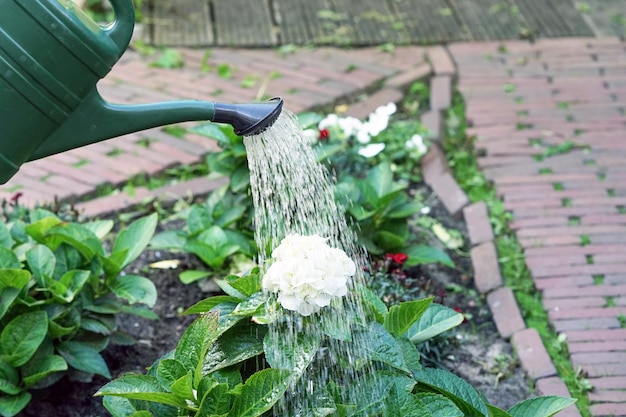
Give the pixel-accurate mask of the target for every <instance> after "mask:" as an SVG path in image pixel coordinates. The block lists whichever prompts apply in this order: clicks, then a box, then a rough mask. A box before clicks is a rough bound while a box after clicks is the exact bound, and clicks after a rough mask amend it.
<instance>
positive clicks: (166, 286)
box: [20, 197, 533, 417]
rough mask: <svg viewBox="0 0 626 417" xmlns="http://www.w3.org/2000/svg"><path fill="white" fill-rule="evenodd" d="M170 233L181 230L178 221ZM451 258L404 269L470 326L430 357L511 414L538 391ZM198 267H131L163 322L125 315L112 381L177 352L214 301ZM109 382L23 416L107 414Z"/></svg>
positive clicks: (67, 386)
mask: <svg viewBox="0 0 626 417" xmlns="http://www.w3.org/2000/svg"><path fill="white" fill-rule="evenodd" d="M431 208H432V210H433V211H432V212H431V215H433V217H435V218H437V219H438V220H439V221H441V222H442V224H444V226H447V227H454V228H456V229H458V230H460V231H462V232H463V233H465V225H464V224H463V222H461V221H459V220H457V219H454V218H452V217H451V216H449V215H448V213H447V212H446V211H445V209H443V208H442V206H441V205H440V204H439V202H438V201H437V200H436V198H435V197H432V204H431ZM165 227H167V228H172V227H180V223H174V224H169V225H165ZM453 258H454V260H455V263H456V264H457V267H456V268H454V269H452V268H448V267H443V266H439V265H428V266H422V267H420V268H417V269H414V270H412V271H407V272H409V273H410V274H418V275H419V276H420V277H419V279H420V282H421V283H422V284H421V285H422V287H423V288H422V290H424V291H427V292H429V293H430V294H433V295H436V299H435V301H436V302H441V303H443V304H445V305H447V306H449V307H452V308H458V309H459V310H460V311H462V312H463V313H464V314H466V316H467V318H468V320H467V322H466V323H464V324H462V325H461V326H459V327H458V328H456V329H455V330H453V332H452V335H451V337H449V338H448V339H447V342H445V343H444V342H442V343H439V344H437V345H435V346H434V348H432V350H431V351H430V352H427V353H426V355H425V357H426V358H427V359H428V360H429V361H432V363H436V364H438V365H440V366H444V367H446V368H447V369H449V370H451V371H452V372H455V373H456V374H458V375H459V376H461V377H463V378H464V379H465V380H467V381H468V382H469V383H470V384H472V385H473V386H474V387H475V388H477V389H478V390H480V391H481V392H483V393H484V394H485V396H486V397H487V398H488V399H489V401H490V402H491V403H493V404H494V405H496V406H499V407H502V408H505V409H506V408H509V407H510V406H511V405H513V404H515V403H516V402H518V401H521V400H523V399H526V398H528V397H530V396H532V394H533V393H532V392H531V391H530V390H529V383H528V381H527V380H526V378H525V375H524V373H523V371H522V369H521V368H520V367H519V366H518V363H517V361H516V359H514V357H515V355H514V353H513V350H512V347H511V345H510V344H509V343H507V342H506V341H504V340H502V339H501V338H500V336H499V334H498V332H497V330H496V328H495V325H494V323H493V320H492V318H491V313H490V312H489V309H488V307H487V306H486V304H485V303H484V300H483V298H482V297H480V296H478V295H476V293H475V291H474V290H473V282H472V279H471V276H472V272H471V266H470V262H469V257H468V256H467V255H453ZM163 259H178V260H180V265H179V268H178V269H177V270H164V269H153V268H149V267H148V265H149V264H151V263H153V262H156V261H159V260H163ZM198 262H199V261H198V260H197V259H196V258H195V257H193V256H189V255H180V254H171V253H167V252H162V251H161V252H158V251H146V252H145V253H144V254H143V255H142V256H141V257H140V258H139V259H138V260H137V261H136V263H135V264H134V265H133V266H132V271H129V272H134V273H138V274H140V275H141V274H142V275H144V276H146V277H148V278H150V279H151V280H152V281H153V282H154V283H155V285H156V286H157V289H158V292H159V299H158V302H157V304H156V306H155V308H154V311H155V312H156V313H157V314H158V315H159V317H161V319H160V320H158V321H151V320H146V319H143V318H140V317H134V316H124V317H120V326H121V328H122V329H123V330H124V331H126V332H128V333H129V334H131V335H132V336H133V337H135V338H136V340H137V343H136V344H135V345H133V346H111V347H109V348H108V349H107V350H106V351H105V352H104V353H103V356H104V357H105V360H106V361H107V363H108V364H109V367H110V370H111V374H112V375H113V377H118V376H120V375H122V374H124V373H128V372H135V373H145V371H146V368H147V367H149V366H150V365H151V364H152V363H153V362H154V361H155V360H156V359H158V358H159V357H160V356H162V355H163V354H165V353H167V352H168V351H170V350H172V349H173V348H174V347H175V346H176V343H177V342H178V339H179V338H180V336H181V335H182V333H183V332H184V331H185V329H186V327H187V325H188V324H189V323H190V322H191V321H192V320H193V317H188V316H181V315H180V312H181V311H183V310H184V309H185V308H186V307H189V306H191V305H193V304H195V303H196V302H198V301H200V300H201V299H203V298H206V297H207V296H208V295H209V294H207V293H203V292H202V291H201V290H200V289H199V287H198V285H196V284H192V285H184V284H182V283H181V282H180V281H179V280H178V274H179V273H180V272H181V270H183V269H189V268H194V267H195V266H196V265H198ZM146 271H147V272H146ZM106 383H107V380H106V379H104V378H102V377H99V376H96V377H95V378H94V379H93V381H92V382H91V383H82V382H74V381H70V380H68V379H63V380H61V381H60V382H59V383H58V384H56V385H55V386H53V387H52V388H51V389H49V390H46V391H43V392H35V393H33V395H34V396H33V401H32V402H31V403H30V404H29V406H28V407H27V408H26V409H25V410H24V411H23V412H22V413H21V414H20V416H21V417H41V416H50V417H52V416H54V417H56V416H59V417H105V416H110V414H109V413H108V411H107V410H106V409H105V408H104V407H103V406H102V399H101V398H96V397H93V394H94V393H95V392H96V391H97V390H98V389H99V388H100V387H101V386H103V385H104V384H106Z"/></svg>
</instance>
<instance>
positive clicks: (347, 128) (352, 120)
mask: <svg viewBox="0 0 626 417" xmlns="http://www.w3.org/2000/svg"><path fill="white" fill-rule="evenodd" d="M337 125H338V126H339V128H340V129H341V130H342V132H343V133H344V134H345V135H346V137H350V136H352V135H356V134H357V132H358V131H359V130H361V129H362V127H363V122H362V121H360V120H359V119H357V118H356V117H340V118H339V119H338V120H337Z"/></svg>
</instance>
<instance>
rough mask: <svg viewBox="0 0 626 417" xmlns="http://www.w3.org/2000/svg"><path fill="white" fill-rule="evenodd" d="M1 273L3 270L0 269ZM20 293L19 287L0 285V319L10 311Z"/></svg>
mask: <svg viewBox="0 0 626 417" xmlns="http://www.w3.org/2000/svg"><path fill="white" fill-rule="evenodd" d="M1 273H2V270H0V274H1ZM19 293H20V290H18V289H17V288H13V287H6V288H2V287H0V320H1V319H2V317H4V315H5V314H6V312H7V311H9V308H11V306H12V305H13V302H14V301H15V300H16V299H17V296H18V295H19Z"/></svg>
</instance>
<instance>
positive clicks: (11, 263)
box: [0, 247, 22, 269]
mask: <svg viewBox="0 0 626 417" xmlns="http://www.w3.org/2000/svg"><path fill="white" fill-rule="evenodd" d="M4 268H6V269H21V268H22V264H21V263H20V261H19V259H17V256H16V255H15V253H14V252H13V251H12V250H11V249H7V248H5V247H0V269H4Z"/></svg>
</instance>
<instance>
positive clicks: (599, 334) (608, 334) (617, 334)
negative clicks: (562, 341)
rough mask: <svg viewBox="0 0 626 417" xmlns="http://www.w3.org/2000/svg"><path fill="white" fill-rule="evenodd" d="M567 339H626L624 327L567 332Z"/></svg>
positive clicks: (573, 340) (575, 340)
mask: <svg viewBox="0 0 626 417" xmlns="http://www.w3.org/2000/svg"><path fill="white" fill-rule="evenodd" d="M567 340H569V341H572V342H577V341H594V340H605V341H606V340H626V329H619V328H618V329H611V330H594V329H590V330H580V331H569V332H567Z"/></svg>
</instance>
